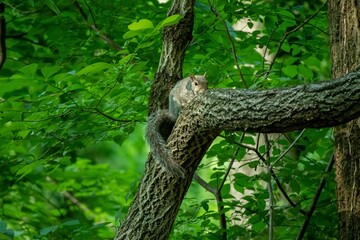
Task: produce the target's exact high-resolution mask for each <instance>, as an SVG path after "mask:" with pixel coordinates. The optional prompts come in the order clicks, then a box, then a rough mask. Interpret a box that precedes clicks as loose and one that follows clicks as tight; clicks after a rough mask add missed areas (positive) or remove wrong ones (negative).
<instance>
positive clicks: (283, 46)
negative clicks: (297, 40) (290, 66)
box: [281, 43, 290, 53]
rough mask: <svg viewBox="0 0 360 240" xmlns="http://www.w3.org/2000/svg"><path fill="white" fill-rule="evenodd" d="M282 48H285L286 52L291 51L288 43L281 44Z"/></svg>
mask: <svg viewBox="0 0 360 240" xmlns="http://www.w3.org/2000/svg"><path fill="white" fill-rule="evenodd" d="M281 49H282V50H284V51H285V52H287V53H289V52H290V45H289V44H288V43H283V45H281Z"/></svg>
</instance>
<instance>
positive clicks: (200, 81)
mask: <svg viewBox="0 0 360 240" xmlns="http://www.w3.org/2000/svg"><path fill="white" fill-rule="evenodd" d="M206 89H207V80H206V78H205V75H204V76H201V75H195V76H194V75H190V77H187V78H184V79H182V80H180V81H179V82H178V83H177V84H176V85H175V86H174V87H173V88H172V90H171V91H170V94H169V110H159V111H157V112H155V113H153V114H152V115H151V116H150V117H149V120H148V124H147V128H146V139H147V141H148V143H149V145H150V149H151V152H152V155H153V157H154V158H155V160H156V161H158V162H159V163H160V164H161V165H162V166H163V167H164V168H165V169H166V170H167V171H168V172H169V173H170V174H171V175H173V176H175V177H182V178H184V177H185V171H184V169H183V168H182V167H181V166H180V165H179V164H178V163H176V162H175V161H174V160H173V156H172V153H171V152H170V150H169V148H168V147H167V145H166V140H167V137H168V135H169V134H170V130H169V129H167V130H168V131H169V133H166V134H164V132H165V131H164V130H166V129H162V128H168V127H169V126H170V125H171V127H173V125H174V124H175V122H176V119H177V118H178V116H179V115H180V112H181V110H182V109H183V108H184V107H185V106H186V105H187V104H189V102H190V101H191V100H192V99H193V98H194V97H195V95H196V94H199V93H202V92H204V91H205V90H206Z"/></svg>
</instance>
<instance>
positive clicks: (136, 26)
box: [128, 19, 154, 31]
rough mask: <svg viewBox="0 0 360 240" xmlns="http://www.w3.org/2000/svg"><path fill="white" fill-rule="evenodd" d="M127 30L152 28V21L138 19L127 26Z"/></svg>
mask: <svg viewBox="0 0 360 240" xmlns="http://www.w3.org/2000/svg"><path fill="white" fill-rule="evenodd" d="M128 28H129V30H131V31H137V30H145V29H151V28H154V25H153V23H152V22H151V21H150V20H148V19H140V20H139V21H138V22H135V23H132V24H130V25H129V26H128Z"/></svg>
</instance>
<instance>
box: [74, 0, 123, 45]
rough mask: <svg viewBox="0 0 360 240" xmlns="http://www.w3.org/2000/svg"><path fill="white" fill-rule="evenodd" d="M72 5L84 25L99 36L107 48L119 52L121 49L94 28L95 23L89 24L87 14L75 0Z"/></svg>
mask: <svg viewBox="0 0 360 240" xmlns="http://www.w3.org/2000/svg"><path fill="white" fill-rule="evenodd" d="M73 4H74V6H75V8H76V9H77V10H78V11H79V13H80V15H81V16H82V18H83V19H84V20H85V21H86V23H87V24H88V26H89V27H90V28H91V29H92V30H94V32H95V33H96V34H97V35H99V37H100V38H101V39H102V40H104V41H105V42H106V43H107V44H109V46H110V47H111V48H112V49H114V50H115V51H120V50H121V47H120V46H119V45H118V44H117V43H116V42H115V41H114V40H112V39H111V38H109V37H108V36H107V35H105V34H103V33H102V32H101V31H100V30H99V29H98V28H97V26H96V24H95V22H94V23H90V22H89V19H88V16H87V14H86V13H85V12H84V10H83V9H82V7H81V5H80V4H79V3H78V2H77V1H76V0H75V1H73Z"/></svg>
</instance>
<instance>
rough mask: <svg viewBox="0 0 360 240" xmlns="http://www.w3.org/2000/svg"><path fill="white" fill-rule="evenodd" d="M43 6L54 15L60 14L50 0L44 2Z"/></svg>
mask: <svg viewBox="0 0 360 240" xmlns="http://www.w3.org/2000/svg"><path fill="white" fill-rule="evenodd" d="M45 4H46V5H47V6H48V7H49V8H50V9H51V10H52V11H53V12H54V13H56V15H59V14H60V10H59V8H58V7H57V6H56V4H55V3H54V2H53V1H52V0H45Z"/></svg>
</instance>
